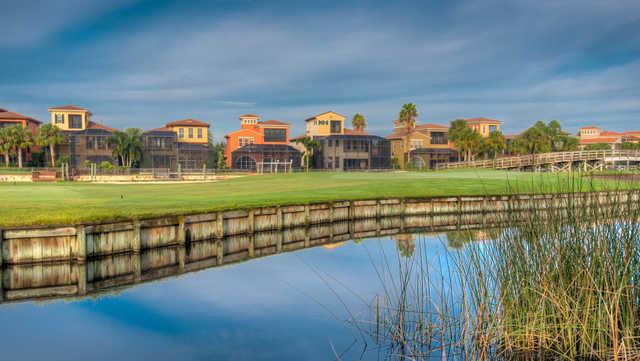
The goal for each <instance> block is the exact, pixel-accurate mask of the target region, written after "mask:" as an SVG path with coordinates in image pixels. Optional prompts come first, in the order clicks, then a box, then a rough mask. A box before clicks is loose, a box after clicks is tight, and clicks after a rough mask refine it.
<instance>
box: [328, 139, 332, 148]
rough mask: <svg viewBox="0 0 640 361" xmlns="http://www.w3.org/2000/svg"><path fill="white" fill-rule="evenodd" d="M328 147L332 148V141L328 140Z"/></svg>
mask: <svg viewBox="0 0 640 361" xmlns="http://www.w3.org/2000/svg"><path fill="white" fill-rule="evenodd" d="M329 147H333V141H332V140H331V139H329Z"/></svg>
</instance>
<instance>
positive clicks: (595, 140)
mask: <svg viewBox="0 0 640 361" xmlns="http://www.w3.org/2000/svg"><path fill="white" fill-rule="evenodd" d="M619 141H620V138H603V137H599V138H589V139H580V144H593V143H617V142H619Z"/></svg>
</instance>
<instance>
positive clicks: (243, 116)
mask: <svg viewBox="0 0 640 361" xmlns="http://www.w3.org/2000/svg"><path fill="white" fill-rule="evenodd" d="M240 118H260V116H259V115H255V114H249V113H247V114H242V115H241V116H240Z"/></svg>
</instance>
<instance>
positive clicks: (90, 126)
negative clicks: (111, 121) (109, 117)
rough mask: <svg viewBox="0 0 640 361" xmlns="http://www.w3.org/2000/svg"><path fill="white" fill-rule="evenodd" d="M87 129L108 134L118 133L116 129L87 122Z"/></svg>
mask: <svg viewBox="0 0 640 361" xmlns="http://www.w3.org/2000/svg"><path fill="white" fill-rule="evenodd" d="M87 129H98V130H106V131H108V132H117V131H118V129H116V128H111V127H109V126H106V125H104V124H100V123H96V122H94V121H89V123H88V124H87Z"/></svg>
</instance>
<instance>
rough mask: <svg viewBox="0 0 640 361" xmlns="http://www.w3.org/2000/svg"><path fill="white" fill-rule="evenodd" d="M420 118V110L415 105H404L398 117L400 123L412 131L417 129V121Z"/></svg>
mask: <svg viewBox="0 0 640 361" xmlns="http://www.w3.org/2000/svg"><path fill="white" fill-rule="evenodd" d="M417 118H418V108H417V107H416V105H415V104H413V103H406V104H404V105H402V109H400V114H399V115H398V121H399V122H400V124H402V125H404V127H405V128H407V130H409V131H411V130H413V128H415V127H416V119H417Z"/></svg>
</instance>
